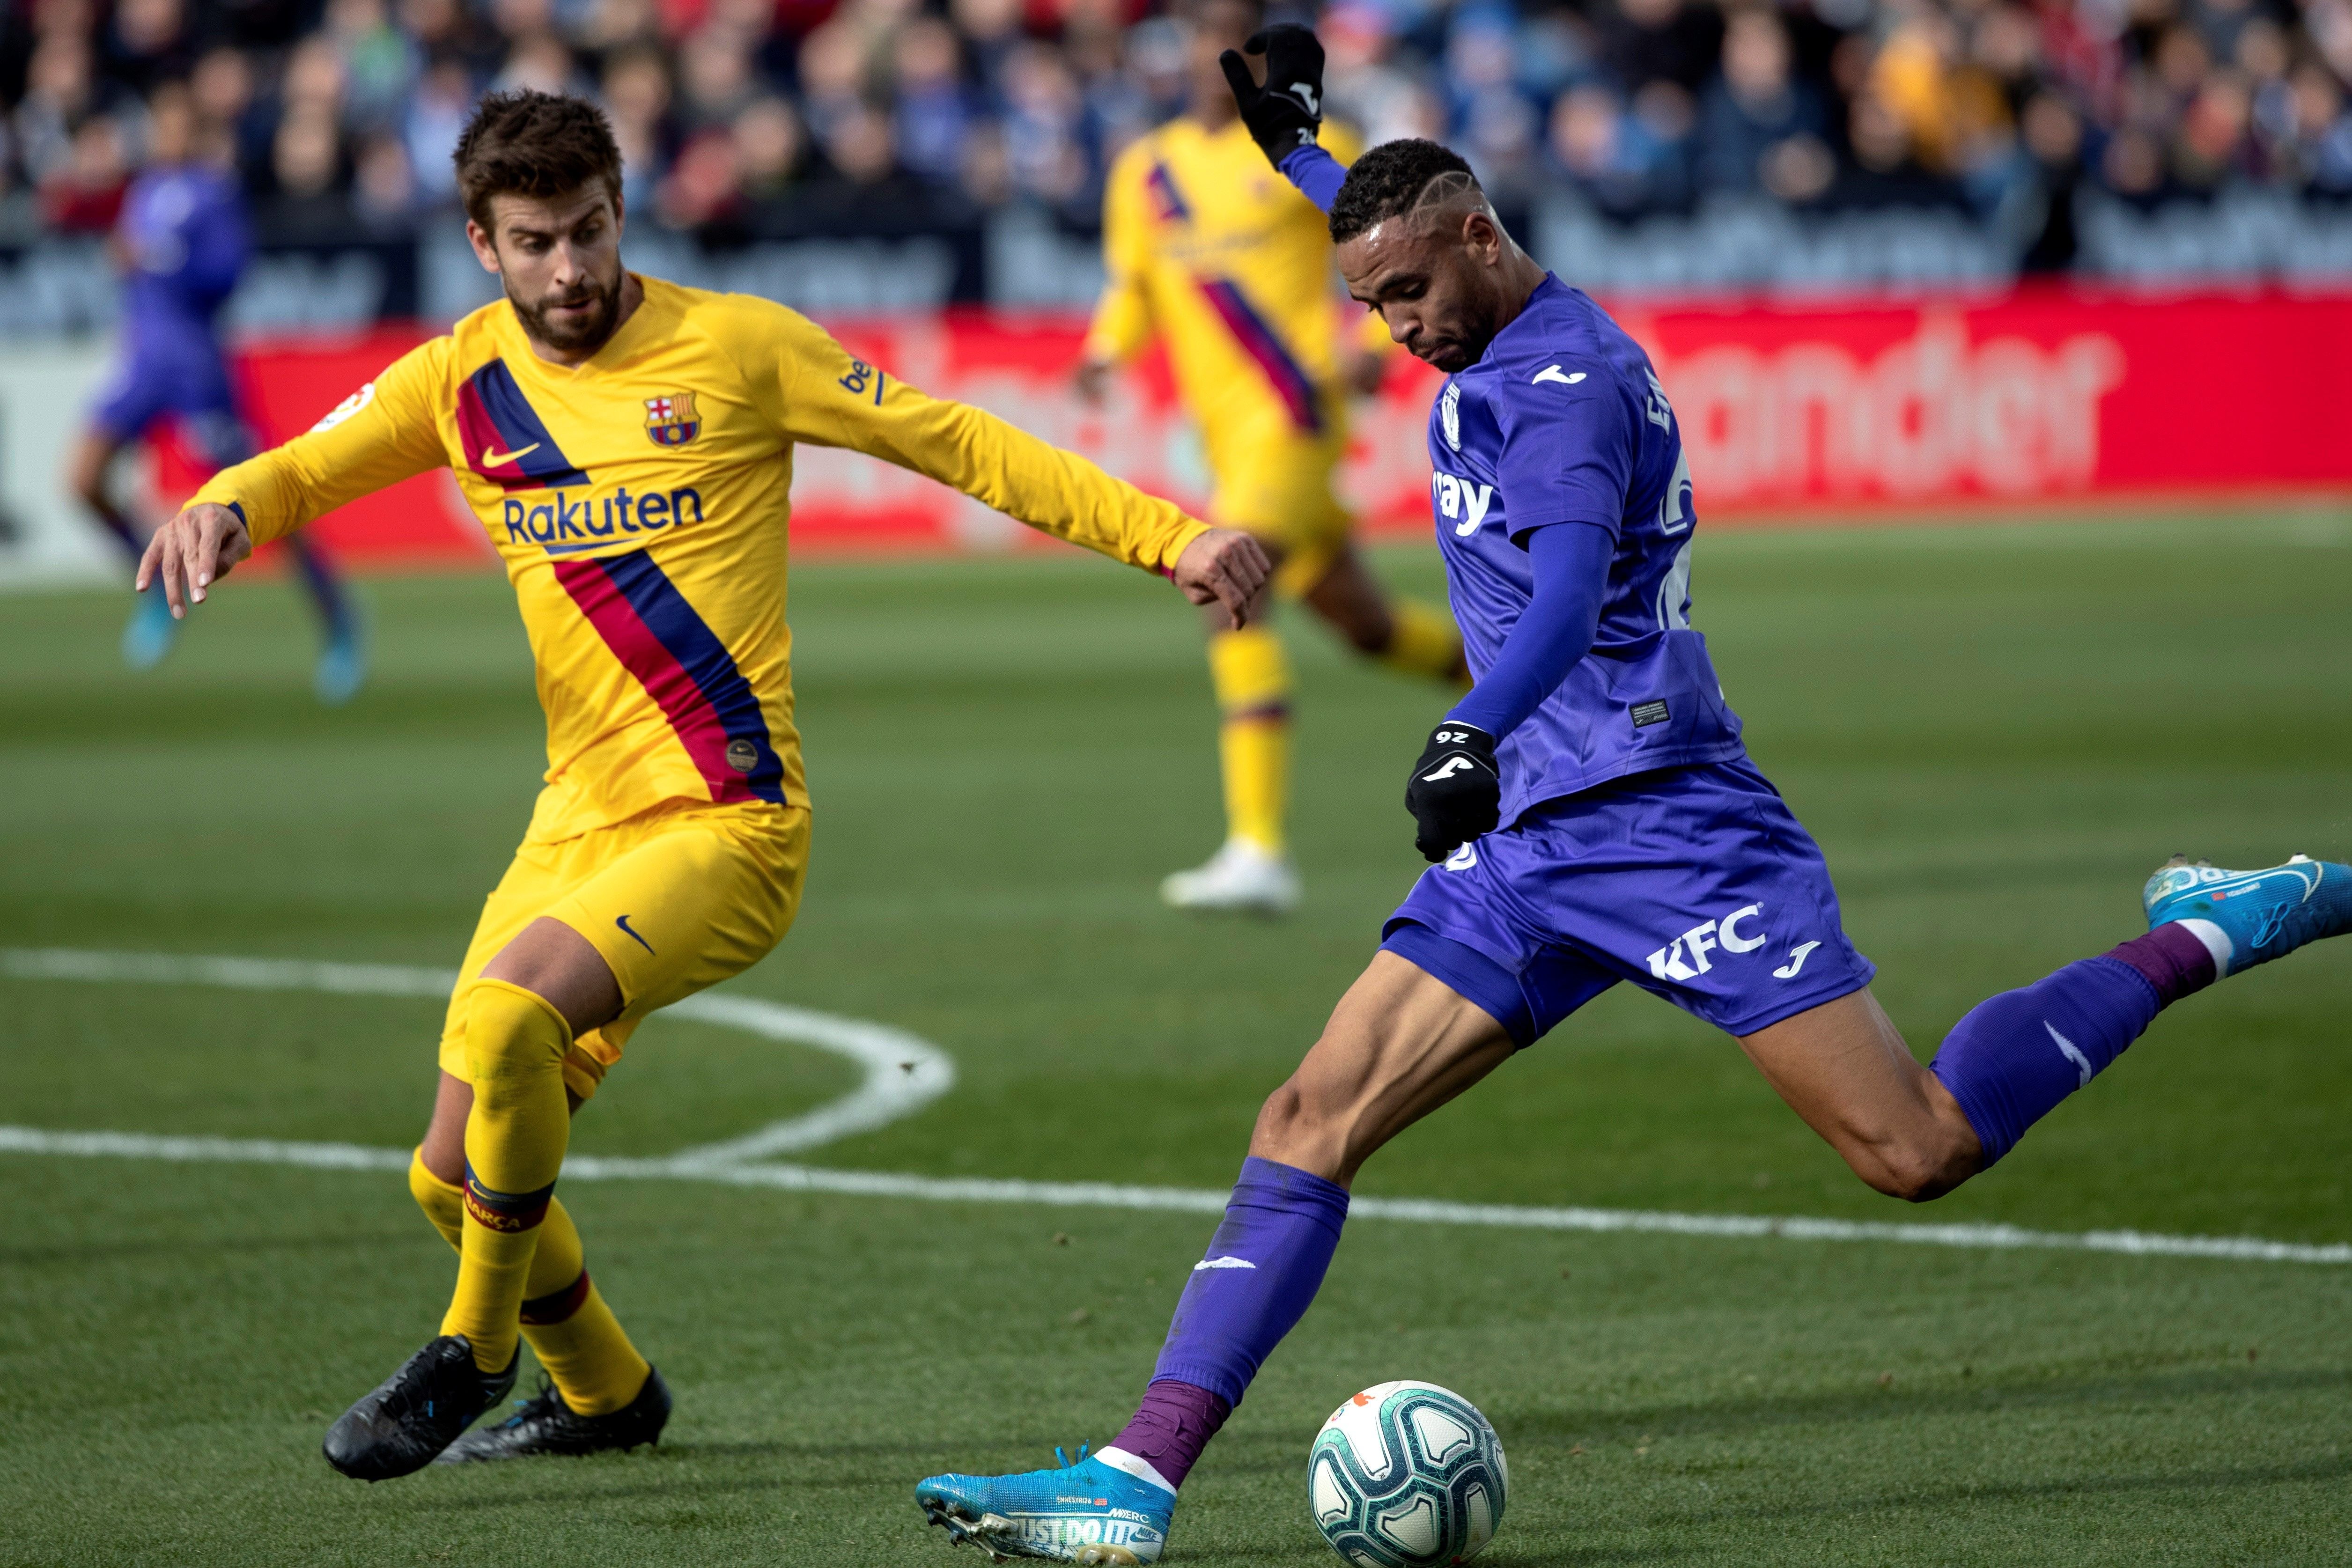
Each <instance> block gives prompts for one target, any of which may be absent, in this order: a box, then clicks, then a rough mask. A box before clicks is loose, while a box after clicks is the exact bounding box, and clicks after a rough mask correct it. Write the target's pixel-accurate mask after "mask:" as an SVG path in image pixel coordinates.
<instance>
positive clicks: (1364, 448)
mask: <svg viewBox="0 0 2352 1568" xmlns="http://www.w3.org/2000/svg"><path fill="white" fill-rule="evenodd" d="M1620 319H1621V320H1622V321H1623V322H1624V324H1625V326H1626V327H1627V329H1629V330H1631V331H1632V332H1633V335H1634V336H1635V337H1636V338H1638V339H1639V340H1641V341H1642V342H1643V345H1644V346H1645V347H1646V348H1647V349H1648V350H1650V353H1651V355H1652V357H1653V359H1654V361H1655V363H1656V365H1657V368H1658V373H1659V376H1660V378H1661V379H1662V381H1663V382H1664V385H1665V388H1666V392H1667V394H1668V396H1669V397H1670V398H1671V399H1672V401H1673V402H1674V405H1675V411H1676V413H1677V414H1678V415H1679V417H1680V419H1681V422H1682V429H1683V436H1684V440H1685V444H1687V446H1688V449H1689V453H1690V465H1691V473H1692V476H1693V479H1694V482H1695V485H1696V502H1697V507H1698V509H1699V512H1700V515H1701V516H1702V517H1706V516H1714V517H1720V518H1723V519H1726V520H1732V521H1737V520H1741V519H1742V518H1746V519H1749V520H1756V521H1766V520H1778V519H1801V518H1804V517H1812V516H1829V515H1840V516H1845V517H1859V518H1864V519H1867V518H1873V517H1882V518H1887V519H1894V518H1897V517H1901V516H1903V515H1905V514H1906V513H1907V512H1911V511H1915V510H1916V509H1917V508H1920V507H1932V508H1934V509H1937V510H1947V509H1954V508H1965V507H1983V506H1987V505H1994V504H2000V503H2032V504H2035V505H2042V506H2047V505H2051V504H2065V503H2072V502H2084V501H2098V500H2116V501H2122V500H2129V499H2133V498H2139V497H2189V496H2200V495H2201V496H2225V495H2241V496H2248V497H2252V496H2258V495H2265V494H2268V495H2277V494H2283V493H2288V494H2305V495H2308V494H2336V495H2347V494H2352V434H2347V413H2352V292H2347V293H2344V294H2340V295H2327V296H2320V297H2295V296H2288V295H2284V294H2276V293H2271V294H2262V295H2252V296H2242V297H2197V298H2164V299H2154V298H2133V297H2126V296H2107V297H2101V296H2093V295H2087V294H2084V293H2081V292H2074V291H2067V290H2063V289H2054V288H2053V289H2049V290H2028V291H2021V292H2019V293H2017V294H2013V295H2011V296H2007V297H2005V298H1999V299H1990V300H1983V301H1973V300H1959V299H1954V300H1944V301H1932V302H1925V303H1912V304H1905V305H1848V306H1827V305H1822V306H1807V307H1803V308H1799V307H1792V306H1771V307H1763V306H1741V307H1723V306H1664V305H1659V304H1656V303H1643V304H1641V305H1638V306H1628V307H1626V308H1623V309H1622V311H1621V312H1620ZM829 325H831V326H832V327H833V328H834V329H835V331H836V332H837V333H838V334H839V336H840V337H841V339H842V340H843V341H844V342H845V344H847V345H848V346H849V348H850V349H851V350H852V351H853V352H855V353H857V354H860V355H863V356H865V357H866V358H867V359H868V360H870V361H873V362H874V363H877V364H879V365H882V366H884V367H886V368H887V369H888V370H889V371H890V372H891V373H892V374H893V375H895V376H898V377H899V378H900V379H902V380H904V381H906V382H908V383H910V384H912V385H916V386H920V387H923V388H925V389H926V390H928V391H930V392H937V393H940V394H941V395H944V396H950V397H956V398H961V399H963V400H965V401H967V402H974V403H977V404H980V405H981V406H982V407H985V408H988V409H991V410H992V411H994V412H995V413H1000V414H1002V415H1003V416H1004V417H1005V418H1007V419H1010V420H1012V421H1013V423H1018V424H1020V425H1023V426H1024V427H1025V428H1027V429H1030V430H1032V431H1034V432H1036V433H1037V434H1040V435H1042V436H1044V437H1045V438H1046V439H1047V440H1049V441H1053V442H1055V443H1056V444H1061V445H1066V446H1070V447H1073V448H1075V449H1076V450H1078V451H1080V452H1083V453H1086V454H1087V455H1088V456H1091V457H1093V458H1094V459H1095V460H1096V461H1097V462H1099V463H1101V464H1102V465H1104V466H1105V467H1106V468H1108V469H1109V470H1110V471H1111V472H1113V473H1115V474H1118V475H1121V476H1125V477H1127V478H1129V479H1131V480H1133V481H1134V482H1135V483H1137V484H1139V485H1142V486H1146V487H1147V488H1150V489H1152V490H1156V491H1159V492H1160V493H1162V494H1165V495H1169V496H1171V497H1175V498H1176V499H1178V500H1179V501H1181V502H1185V503H1187V504H1189V505H1192V506H1196V507H1197V506H1198V505H1199V504H1200V503H1201V501H1202V497H1204V496H1205V494H1206V491H1207V487H1208V484H1207V478H1208V476H1207V475H1206V473H1205V472H1204V470H1203V468H1202V460H1201V454H1200V448H1199V444H1198V442H1197V440H1196V439H1195V438H1194V436H1193V435H1192V432H1191V430H1190V428H1189V426H1188V425H1187V423H1186V422H1185V420H1184V418H1183V416H1182V413H1181V410H1180V409H1179V408H1178V407H1177V405H1176V403H1175V400H1174V398H1173V395H1172V392H1171V389H1170V387H1169V385H1168V382H1167V377H1166V375H1165V372H1164V371H1163V370H1162V369H1161V368H1160V367H1158V366H1156V365H1152V364H1146V365H1144V366H1143V367H1141V368H1139V371H1138V372H1137V373H1136V374H1135V375H1133V376H1131V377H1129V378H1127V380H1126V381H1125V382H1123V384H1121V385H1120V386H1119V387H1118V389H1117V390H1116V391H1115V392H1113V394H1112V395H1111V397H1110V398H1109V400H1108V402H1107V403H1106V404H1105V405H1104V406H1101V407H1099V408H1097V407H1089V406H1088V405H1087V404H1085V403H1084V402H1081V401H1080V400H1079V399H1078V398H1077V397H1076V394H1075V392H1074V391H1073V390H1072V386H1071V382H1070V371H1071V369H1072V367H1073V366H1074V365H1075V363H1076V359H1077V352H1078V343H1079V339H1080V335H1081V333H1082V331H1083V329H1084V322H1083V319H1080V318H1078V317H1076V316H1073V315H1052V316H1032V317H1005V316H986V315H978V314H974V315H957V316H945V317H920V318H908V319H895V320H884V321H842V322H833V323H829ZM416 340H417V335H416V334H415V333H414V332H399V331H385V332H379V333H376V334H373V335H371V336H368V337H365V338H361V339H356V340H341V341H335V342H303V343H289V342H277V343H263V344H256V345H254V346H252V347H251V348H250V349H249V350H247V353H246V354H245V356H244V361H245V367H246V371H247V376H248V378H249V385H250V387H251V389H252V393H253V397H254V400H255V407H256V410H257V415H258V420H259V423H261V425H262V427H263V433H264V435H265V437H266V439H268V440H271V441H276V440H282V439H284V438H285V437H287V436H289V435H291V434H296V433H297V432H299V431H300V430H301V429H303V428H304V427H306V426H307V425H308V424H309V423H310V422H311V421H313V420H315V419H317V418H318V417H319V416H320V414H323V413H326V412H327V411H328V410H329V409H331V408H332V407H333V406H334V405H335V404H336V403H337V402H341V400H342V398H343V397H344V396H345V395H346V394H347V393H349V392H352V390H354V389H355V388H357V387H358V386H359V385H360V384H361V383H362V382H365V381H366V380H367V379H368V378H369V377H371V376H372V375H373V374H374V373H375V371H377V370H379V369H380V368H382V366H383V365H384V364H385V363H386V362H388V361H390V360H392V359H393V358H394V357H395V356H396V355H397V354H399V353H400V352H401V351H403V350H405V349H406V348H408V347H409V346H410V345H411V344H413V343H414V342H415V341H416ZM1440 380H1441V378H1440V377H1439V376H1438V375H1437V373H1436V372H1435V371H1431V370H1429V369H1427V368H1426V367H1424V366H1423V365H1420V364H1418V363H1416V362H1414V361H1411V360H1408V359H1405V358H1403V357H1402V356H1399V357H1398V359H1397V360H1396V361H1395V362H1394V363H1393V364H1392V365H1391V370H1390V374H1389V378H1388V382H1387V385H1386V386H1385V387H1384V388H1383V389H1382V391H1381V394H1380V395H1379V396H1378V397H1376V398H1373V399H1370V400H1367V401H1365V402H1360V403H1359V404H1358V405H1357V409H1356V412H1355V414H1354V421H1353V433H1354V438H1353V444H1352V448H1351V452H1350V455H1349V462H1348V465H1347V467H1346V470H1345V471H1344V473H1343V475H1342V476H1341V488H1342V491H1343V493H1344V494H1345V496H1346V497H1347V498H1348V499H1349V502H1350V503H1351V504H1352V505H1353V506H1354V507H1356V508H1357V510H1358V512H1359V515H1360V516H1361V517H1363V519H1364V520H1365V523H1366V524H1367V526H1368V527H1370V528H1374V529H1377V530H1380V531H1391V530H1419V529H1423V528H1427V527H1428V526H1429V524H1428V518H1429V510H1428V493H1429V488H1428V487H1429V473H1430V470H1429V464H1428V460H1427V452H1426V446H1425V443H1424V435H1423V430H1424V425H1425V421H1426V418H1427V414H1428V409H1429V403H1430V400H1431V398H1432V397H1433V395H1434V394H1435V392H1436V389H1437V386H1438V385H1439V382H1440ZM654 390H656V391H658V390H661V389H654ZM796 462H797V473H796V476H795V480H794V484H793V537H794V543H795V545H796V546H797V547H798V548H801V549H821V550H853V551H861V552H874V551H892V550H909V549H914V550H937V549H1019V548H1030V547H1033V546H1034V545H1035V544H1037V543H1038V541H1037V540H1036V538H1035V536H1034V535H1031V534H1030V533H1029V532H1028V530H1026V529H1024V528H1020V527H1019V526H1018V525H1016V524H1013V522H1011V521H1010V520H1009V519H1007V518H1005V517H1000V516H998V515H997V514H995V513H992V512H991V511H989V510H988V509H987V508H985V507H981V506H980V505H978V504H977V503H974V502H971V501H969V500H967V499H966V498H964V497H961V496H959V495H957V494H955V493H953V492H951V491H950V490H947V489H945V488H943V487H941V486H938V485H935V484H933V483H931V482H930V481H929V480H926V479H921V478H918V477H917V476H913V475H911V474H908V473H905V472H903V471H901V470H898V469H895V468H892V467H890V466H889V465H887V464H883V463H880V462H877V460H875V459H872V458H868V457H865V456H861V455H856V454H854V453H845V452H833V451H826V450H823V449H820V448H813V447H803V448H802V449H801V450H800V452H799V454H798V456H797V459H796ZM324 532H325V535H326V537H327V538H328V539H329V540H330V542H331V543H332V544H333V545H335V546H336V547H337V548H339V549H341V551H343V552H344V553H345V554H347V555H350V556H354V557H364V558H373V559H382V560H408V561H434V560H437V561H467V560H487V559H488V549H487V547H486V546H485V544H484V542H483V538H482V535H481V533H480V531H479V528H478V525H477V524H475V523H474V522H473V521H472V519H471V518H470V517H468V515H467V512H466V510H465V507H464V505H463V503H462V501H461V500H460V499H459V498H458V497H457V490H456V487H455V486H454V485H453V484H452V483H451V482H450V481H449V480H448V478H447V477H446V476H439V475H432V476H424V477H422V478H419V479H413V480H410V481H408V482H407V483H405V484H404V485H401V486H396V487H395V488H394V489H392V490H389V491H386V492H384V493H383V495H381V496H377V497H371V498H370V499H368V500H365V501H362V502H358V503H355V504H354V505H352V506H351V507H346V508H344V509H343V511H342V512H341V513H340V514H338V515H337V516H336V517H332V518H331V519H329V520H328V521H327V522H326V524H325V525H324Z"/></svg>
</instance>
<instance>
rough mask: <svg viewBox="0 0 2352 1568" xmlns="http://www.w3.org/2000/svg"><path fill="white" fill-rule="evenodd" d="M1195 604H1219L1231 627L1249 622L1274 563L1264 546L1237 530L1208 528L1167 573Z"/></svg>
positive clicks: (1271, 574)
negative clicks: (1232, 619)
mask: <svg viewBox="0 0 2352 1568" xmlns="http://www.w3.org/2000/svg"><path fill="white" fill-rule="evenodd" d="M1168 575H1169V576H1170V577H1171V578H1172V579H1174V580H1175V583H1176V586H1177V587H1179V588H1181V589H1182V590H1183V591H1184V597H1185V598H1187V599H1189V600H1191V601H1192V602H1193V603H1195V604H1222V605H1223V606H1224V607H1225V613H1226V614H1228V615H1230V616H1232V617H1233V618H1234V625H1236V626H1245V625H1247V624H1248V623H1249V612H1250V607H1251V606H1252V605H1253V604H1255V602H1256V601H1257V597H1258V595H1259V594H1261V593H1263V592H1265V584H1266V580H1267V579H1268V578H1270V577H1272V576H1273V575H1274V563H1273V562H1272V561H1270V560H1268V559H1266V557H1265V546H1264V545H1261V544H1259V543H1258V542H1257V540H1255V539H1254V538H1250V536H1249V535H1247V534H1245V533H1244V532H1242V531H1241V529H1239V528H1211V529H1210V530H1209V531H1208V532H1207V533H1205V534H1202V536H1201V537H1200V538H1196V539H1194V540H1193V541H1192V543H1191V544H1189V545H1186V546H1185V547H1184V553H1183V554H1182V555H1180V556H1178V557H1177V558H1176V570H1173V571H1171V572H1170V573H1169V574H1168Z"/></svg>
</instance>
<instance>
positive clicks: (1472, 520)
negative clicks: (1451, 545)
mask: <svg viewBox="0 0 2352 1568" xmlns="http://www.w3.org/2000/svg"><path fill="white" fill-rule="evenodd" d="M1429 504H1430V505H1431V506H1433V507H1436V508H1437V515H1438V516H1439V517H1444V519H1445V520H1446V521H1447V522H1449V523H1453V524H1454V536H1455V537H1456V538H1465V539H1466V538H1469V537H1470V536H1471V535H1472V534H1475V533H1476V532H1477V531H1478V525H1479V524H1480V523H1483V522H1485V521H1486V509H1487V508H1488V507H1492V506H1493V505H1494V504H1495V486H1492V485H1473V484H1472V483H1470V481H1469V480H1467V479H1460V478H1456V477H1455V476H1453V475H1451V474H1432V475H1431V476H1429ZM1457 518H1458V519H1460V520H1459V521H1456V520H1455V519H1457Z"/></svg>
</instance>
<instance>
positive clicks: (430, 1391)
mask: <svg viewBox="0 0 2352 1568" xmlns="http://www.w3.org/2000/svg"><path fill="white" fill-rule="evenodd" d="M521 1359H522V1356H521V1354H520V1349H518V1351H517V1353H516V1356H515V1360H514V1361H510V1362H509V1363H507V1367H506V1370H505V1371H504V1372H484V1371H482V1370H481V1369H480V1368H479V1367H478V1366H476V1365H475V1364H474V1347H473V1346H472V1345H471V1344H469V1343H467V1341H466V1338H465V1336H464V1335H462V1334H443V1335H442V1336H441V1337H440V1338H438V1339H436V1340H432V1341H430V1342H428V1343H426V1344H425V1348H424V1349H423V1350H420V1351H418V1352H417V1353H416V1354H415V1355H412V1356H410V1357H409V1358H408V1359H407V1360H406V1361H404V1362H403V1363H402V1364H401V1366H400V1370H399V1371H398V1372H395V1373H394V1374H393V1375H391V1376H390V1377H387V1378H385V1379H384V1380H383V1383H381V1384H379V1385H377V1386H376V1388H375V1391H374V1392H373V1393H372V1394H369V1395H368V1396H366V1397H364V1398H362V1400H361V1401H360V1402H359V1403H358V1404H356V1405H354V1406H352V1407H351V1408H350V1409H348V1410H346V1411H344V1412H343V1415H342V1418H341V1420H339V1421H337V1422H336V1423H335V1424H334V1425H333V1426H331V1427H328V1428H327V1440H326V1442H325V1443H323V1444H321V1445H320V1447H322V1448H324V1449H325V1450H326V1455H327V1463H329V1464H331V1465H332V1466H334V1467H335V1469H339V1470H341V1471H342V1473H343V1474H345V1475H347V1476H349V1477H351V1478H352V1479H353V1480H362V1481H385V1480H390V1479H392V1478H393V1477H394V1476H404V1475H408V1474H410V1473H411V1472H413V1471H416V1470H421V1469H424V1468H425V1466H427V1465H429V1464H431V1463H432V1462H433V1458H434V1456H435V1455H436V1454H438V1453H440V1452H441V1450H442V1449H444V1448H447V1447H448V1446H449V1445H450V1443H451V1442H452V1441H454V1440H455V1439H456V1437H457V1434H458V1433H460V1432H463V1431H464V1430H465V1429H466V1428H467V1427H470V1426H472V1425H473V1424H474V1421H475V1418H476V1417H478V1416H480V1415H481V1413H482V1412H483V1411H485V1410H488V1408H490V1407H491V1406H494V1405H496V1404H497V1403H498V1402H499V1400H501V1399H504V1398H505V1397H506V1396H508V1395H509V1393H511V1392H513V1390H514V1384H515V1365H516V1363H517V1362H520V1360H521Z"/></svg>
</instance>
